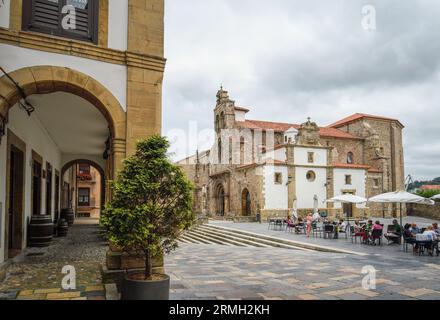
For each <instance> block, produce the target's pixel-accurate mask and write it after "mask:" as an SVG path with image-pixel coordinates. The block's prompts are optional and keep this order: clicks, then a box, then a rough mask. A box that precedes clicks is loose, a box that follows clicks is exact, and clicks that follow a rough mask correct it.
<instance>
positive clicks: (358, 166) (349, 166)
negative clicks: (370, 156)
mask: <svg viewBox="0 0 440 320" xmlns="http://www.w3.org/2000/svg"><path fill="white" fill-rule="evenodd" d="M333 167H335V168H343V169H363V170H368V169H370V168H371V167H370V166H367V165H364V164H349V163H334V164H333Z"/></svg>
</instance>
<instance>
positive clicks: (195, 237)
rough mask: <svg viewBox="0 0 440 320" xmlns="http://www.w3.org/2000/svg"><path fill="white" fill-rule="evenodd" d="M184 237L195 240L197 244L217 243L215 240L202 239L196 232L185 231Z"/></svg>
mask: <svg viewBox="0 0 440 320" xmlns="http://www.w3.org/2000/svg"><path fill="white" fill-rule="evenodd" d="M185 238H190V239H192V240H194V241H196V242H195V243H198V244H217V243H215V242H212V241H209V240H206V239H203V238H202V237H199V236H197V235H196V234H194V233H190V232H187V233H185Z"/></svg>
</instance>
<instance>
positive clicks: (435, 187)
mask: <svg viewBox="0 0 440 320" xmlns="http://www.w3.org/2000/svg"><path fill="white" fill-rule="evenodd" d="M420 189H422V190H440V186H438V185H425V186H421V187H420Z"/></svg>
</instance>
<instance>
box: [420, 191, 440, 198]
mask: <svg viewBox="0 0 440 320" xmlns="http://www.w3.org/2000/svg"><path fill="white" fill-rule="evenodd" d="M438 194H440V190H419V191H418V192H417V195H419V196H421V197H424V198H432V197H433V196H436V195H438Z"/></svg>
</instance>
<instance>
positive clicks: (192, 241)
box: [180, 234, 206, 244]
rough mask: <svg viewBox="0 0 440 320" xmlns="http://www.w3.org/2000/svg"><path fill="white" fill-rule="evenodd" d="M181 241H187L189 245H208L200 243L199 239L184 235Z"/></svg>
mask: <svg viewBox="0 0 440 320" xmlns="http://www.w3.org/2000/svg"><path fill="white" fill-rule="evenodd" d="M180 239H183V240H185V241H186V242H187V243H194V244H206V243H204V242H200V241H198V240H197V239H194V238H192V237H188V235H187V234H185V235H182V236H181V237H180Z"/></svg>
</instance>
